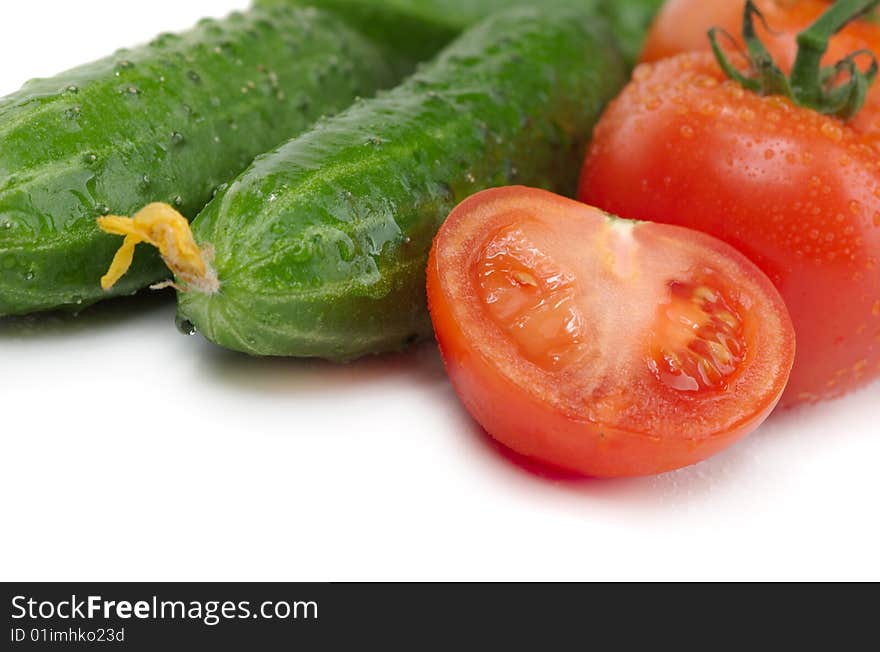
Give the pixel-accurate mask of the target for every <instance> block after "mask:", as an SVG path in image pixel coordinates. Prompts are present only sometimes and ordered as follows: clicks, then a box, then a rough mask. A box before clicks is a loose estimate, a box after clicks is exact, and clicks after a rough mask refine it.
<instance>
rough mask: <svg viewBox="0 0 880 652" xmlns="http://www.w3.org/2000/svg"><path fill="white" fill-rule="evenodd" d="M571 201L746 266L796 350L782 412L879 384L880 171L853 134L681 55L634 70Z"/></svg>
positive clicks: (598, 134) (699, 57) (697, 57)
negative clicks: (657, 225) (683, 235)
mask: <svg viewBox="0 0 880 652" xmlns="http://www.w3.org/2000/svg"><path fill="white" fill-rule="evenodd" d="M579 197H580V199H581V200H583V201H586V202H589V203H592V204H594V205H596V206H601V207H602V208H603V209H605V210H608V211H612V212H615V213H617V214H619V215H625V216H626V217H629V218H633V219H643V220H652V221H656V222H664V223H668V224H677V225H681V226H685V227H689V228H694V229H699V230H701V231H704V232H706V233H709V234H711V235H713V236H715V237H718V238H720V239H722V240H724V241H725V242H727V243H729V244H731V245H733V246H734V247H736V248H737V249H738V250H739V251H741V252H742V253H744V254H745V255H746V256H747V257H748V258H750V259H751V260H753V261H754V262H755V263H757V265H758V266H759V267H760V268H761V269H762V270H763V271H764V272H765V273H766V274H767V275H768V276H769V277H770V278H771V279H772V280H773V282H774V284H775V285H776V287H777V288H778V289H779V290H780V292H781V293H782V296H783V297H784V299H785V301H786V304H787V305H788V308H789V311H790V313H791V316H792V319H793V321H794V325H795V330H796V332H797V336H798V350H799V354H798V357H797V359H796V361H795V365H794V370H793V371H792V374H791V381H790V383H789V387H788V390H787V392H786V394H785V396H784V398H783V400H782V404H783V405H786V406H791V405H795V404H797V403H800V402H812V401H818V400H820V399H826V398H833V397H837V396H840V395H842V394H844V393H845V392H846V391H848V390H850V389H853V388H855V387H857V386H860V385H862V384H864V383H866V382H867V381H868V380H870V379H871V378H874V377H876V376H877V375H878V374H880V268H878V263H880V158H878V154H877V153H876V151H875V150H874V149H872V148H871V147H869V146H868V145H866V138H865V137H863V136H860V135H859V134H858V133H857V132H856V131H855V130H853V129H852V128H850V127H847V126H846V125H844V124H843V123H841V122H840V121H838V120H836V119H834V118H830V117H825V116H822V115H820V114H818V113H816V112H814V111H811V110H809V109H805V108H800V107H797V106H795V105H794V104H792V103H791V102H790V101H789V100H787V99H784V98H780V97H772V96H771V97H761V96H758V95H757V94H754V93H751V92H747V91H744V90H743V89H742V88H741V87H740V86H739V85H738V84H736V83H735V82H733V81H728V80H725V78H724V75H723V74H722V72H721V70H720V69H719V67H718V65H717V64H716V62H715V61H714V59H713V57H712V55H710V54H701V53H695V54H684V55H679V56H678V57H674V58H671V59H666V60H664V61H661V62H659V63H657V64H652V65H642V66H640V67H639V68H638V69H637V71H636V73H635V75H634V80H633V81H632V83H631V84H630V85H629V86H628V87H627V88H626V89H625V90H624V92H623V93H622V94H621V95H620V97H618V98H617V99H616V100H615V101H614V102H613V103H612V105H611V106H610V107H609V109H608V111H607V112H606V113H605V115H604V116H603V118H602V120H601V121H600V123H599V124H598V125H597V128H596V131H595V135H594V140H593V143H592V145H591V147H590V151H589V153H588V155H587V160H586V164H585V166H584V170H583V173H582V178H581V187H580V191H579Z"/></svg>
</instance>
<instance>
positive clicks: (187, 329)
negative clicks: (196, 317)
mask: <svg viewBox="0 0 880 652" xmlns="http://www.w3.org/2000/svg"><path fill="white" fill-rule="evenodd" d="M174 321H175V324H176V325H177V330H178V331H180V332H181V333H183V334H184V335H187V336H190V335H195V334H196V333H197V332H198V329H196V325H195V324H193V323H192V322H191V321H190V320H189V319H184V318H183V317H180V316H178V317H177V318H176V319H175V320H174Z"/></svg>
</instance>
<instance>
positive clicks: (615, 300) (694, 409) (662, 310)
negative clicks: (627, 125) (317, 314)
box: [428, 187, 794, 477]
mask: <svg viewBox="0 0 880 652" xmlns="http://www.w3.org/2000/svg"><path fill="white" fill-rule="evenodd" d="M428 299H429V305H430V308H431V316H432V318H433V321H434V328H435V331H436V333H437V339H438V341H439V342H440V349H441V351H442V353H443V357H444V359H445V361H446V367H447V370H448V372H449V377H450V379H451V380H452V383H453V385H454V386H455V389H456V391H457V392H458V395H459V396H460V397H461V399H462V401H463V402H464V405H465V406H466V407H467V409H468V410H469V411H470V412H471V414H472V415H473V416H474V417H475V418H476V420H477V421H478V422H479V423H480V424H481V425H482V426H483V427H484V428H485V429H486V430H487V431H488V432H489V434H491V435H492V436H493V437H494V438H496V439H497V440H498V441H500V442H501V443H503V444H505V445H506V446H508V447H510V448H512V449H513V450H515V451H516V452H518V453H520V454H523V455H526V456H528V457H530V458H534V459H537V460H540V461H542V462H545V463H549V464H553V465H555V466H558V467H561V468H564V469H569V470H573V471H577V472H579V473H582V474H586V475H591V476H599V477H613V476H636V475H648V474H653V473H661V472H664V471H670V470H672V469H677V468H680V467H683V466H686V465H689V464H694V463H696V462H699V461H701V460H704V459H706V458H707V457H709V456H710V455H713V454H715V453H717V452H719V451H720V450H722V449H723V448H726V447H727V446H729V445H730V444H732V443H733V442H735V441H736V440H738V439H740V438H741V437H743V436H745V435H746V434H748V433H749V432H751V431H752V430H754V429H755V428H756V427H757V426H758V425H759V424H760V423H761V422H762V421H763V420H764V419H765V418H766V417H767V415H768V414H769V413H770V412H771V410H772V409H773V407H774V406H775V405H776V402H777V401H778V399H779V397H780V395H781V394H782V390H783V388H784V387H785V383H786V380H787V378H788V373H789V370H790V369H791V364H792V360H793V357H794V334H793V331H792V326H791V322H790V319H789V317H788V313H787V312H786V310H785V305H784V304H783V302H782V299H781V298H780V296H779V294H778V293H777V292H776V290H775V289H774V288H773V285H772V283H770V281H769V280H768V279H767V277H766V276H764V275H763V274H762V273H761V272H760V271H759V270H758V269H757V268H756V267H755V266H754V265H753V264H752V263H750V262H749V261H748V260H747V259H746V258H745V257H744V256H742V255H741V254H739V253H737V252H736V251H735V250H733V249H732V248H731V247H729V246H727V245H725V244H724V243H722V242H720V241H718V240H715V239H714V238H710V237H709V236H706V235H704V234H701V233H697V232H695V231H689V230H686V229H682V228H678V227H672V226H668V225H660V224H651V223H647V222H641V223H640V222H632V221H627V220H621V219H618V218H614V217H611V216H609V215H607V214H605V213H603V212H602V211H600V210H598V209H596V208H591V207H589V206H586V205H584V204H581V203H578V202H575V201H572V200H570V199H565V198H562V197H559V196H557V195H553V194H551V193H549V192H546V191H543V190H533V189H529V188H522V187H510V188H500V189H494V190H487V191H485V192H481V193H479V194H477V195H474V196H473V197H471V198H470V199H468V200H467V201H465V202H464V203H463V204H461V205H460V206H459V207H458V208H456V209H455V210H454V211H453V212H452V215H450V217H449V219H448V220H447V221H446V223H445V224H444V226H443V228H442V229H441V230H440V233H439V235H438V236H437V239H436V240H435V242H434V247H433V250H432V252H431V259H430V262H429V264H428Z"/></svg>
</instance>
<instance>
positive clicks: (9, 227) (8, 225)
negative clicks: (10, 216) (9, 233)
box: [3, 222, 12, 229]
mask: <svg viewBox="0 0 880 652" xmlns="http://www.w3.org/2000/svg"><path fill="white" fill-rule="evenodd" d="M3 228H4V229H11V228H12V222H6V224H4V225H3Z"/></svg>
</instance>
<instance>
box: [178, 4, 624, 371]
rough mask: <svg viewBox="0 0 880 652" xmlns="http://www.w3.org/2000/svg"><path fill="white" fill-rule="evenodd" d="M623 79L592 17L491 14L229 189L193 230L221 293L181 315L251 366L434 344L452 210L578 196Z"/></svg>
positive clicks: (193, 302) (188, 304)
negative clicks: (430, 292)
mask: <svg viewBox="0 0 880 652" xmlns="http://www.w3.org/2000/svg"><path fill="white" fill-rule="evenodd" d="M626 71H627V68H626V65H625V63H624V61H623V59H622V57H621V55H620V53H619V52H618V50H617V49H616V47H615V45H614V43H613V40H612V38H611V36H610V32H609V30H608V28H607V25H606V24H605V23H604V22H603V21H602V20H598V19H596V17H595V14H594V13H593V12H592V11H590V10H589V9H584V10H580V9H561V8H559V9H552V10H548V9H547V8H520V9H516V10H512V11H506V12H502V13H499V14H495V15H493V16H492V17H490V18H488V19H487V20H486V21H484V22H482V23H480V24H479V25H478V26H476V27H474V28H473V29H472V30H470V31H468V32H467V33H466V34H465V35H463V36H462V37H461V38H460V39H459V40H457V41H456V42H455V43H453V44H452V45H451V46H450V47H449V48H448V49H447V50H445V51H444V52H443V53H442V54H441V55H440V56H439V58H438V59H436V60H435V61H434V62H432V63H431V64H429V65H427V66H425V67H423V68H422V69H421V70H420V71H419V72H418V73H417V74H416V75H414V76H413V77H411V78H410V79H408V80H407V81H406V82H405V83H404V84H403V85H401V86H399V87H398V88H396V89H394V90H392V91H390V92H386V93H380V94H379V96H377V97H376V98H374V99H372V100H365V101H362V102H359V103H357V104H356V105H355V106H353V107H351V108H350V109H348V110H346V111H345V112H343V113H341V114H340V115H338V116H336V117H334V118H330V119H328V120H325V121H322V122H320V123H319V124H318V125H317V126H316V127H315V128H313V129H312V130H310V131H309V132H307V133H305V134H303V135H302V136H300V137H298V138H296V139H294V140H292V141H291V142H289V143H288V144H286V145H284V146H282V147H281V148H279V149H277V150H275V151H274V152H272V153H269V154H267V155H264V156H261V157H259V158H258V159H257V160H256V161H255V162H254V164H253V165H252V166H251V167H250V168H249V169H248V170H247V171H245V172H244V173H243V174H242V175H241V176H240V177H239V178H238V179H236V180H235V181H234V182H233V183H231V184H230V186H229V188H228V189H226V190H225V191H223V192H221V193H220V194H219V195H218V196H217V197H216V198H215V199H214V200H213V201H212V202H211V204H209V205H208V207H207V208H206V209H205V211H203V212H202V213H201V214H200V215H199V217H198V218H197V219H196V220H195V221H194V223H193V232H194V235H195V238H196V241H197V242H198V243H199V244H201V245H203V246H205V247H207V246H208V245H210V246H211V248H212V249H213V252H214V260H213V266H214V271H215V272H216V278H212V280H216V281H219V290H216V284H214V285H211V286H209V287H210V290H209V291H207V292H201V291H198V290H197V289H193V288H189V291H185V292H181V293H179V295H178V296H179V317H180V319H181V320H182V321H188V322H190V323H191V324H193V325H194V326H195V327H196V328H197V329H198V330H199V331H201V332H202V333H203V334H204V335H205V336H206V337H207V338H208V339H210V340H212V341H214V342H216V343H217V344H220V345H222V346H224V347H227V348H230V349H235V350H238V351H243V352H246V353H250V354H254V355H281V356H317V357H324V358H330V359H336V360H340V359H351V358H355V357H358V356H361V355H364V354H369V353H377V352H381V351H387V350H391V349H398V348H401V347H402V346H404V345H405V344H406V343H408V342H411V341H413V340H415V339H418V338H421V337H425V336H428V335H429V334H430V333H431V327H430V321H429V319H428V313H427V309H426V299H425V266H426V262H427V257H428V252H429V249H430V246H431V242H432V239H433V237H434V234H435V233H436V231H437V229H438V228H439V226H440V224H441V223H442V222H443V220H444V219H445V218H446V216H447V215H448V214H449V212H450V210H451V209H452V208H453V207H454V206H455V205H456V204H457V203H458V202H460V201H461V200H463V199H464V198H465V197H467V196H469V195H470V194H472V193H474V192H477V191H479V190H482V189H484V188H488V187H491V186H499V185H507V184H510V183H522V184H527V185H531V186H538V187H543V188H547V189H550V190H554V191H557V192H562V193H568V194H570V193H572V192H573V191H574V189H575V185H576V181H577V176H578V171H579V168H580V164H581V161H582V158H583V155H584V151H585V148H586V144H587V142H588V140H589V137H590V134H591V131H592V127H593V125H594V123H595V121H596V120H597V118H598V116H599V113H600V112H601V110H602V108H603V107H604V106H605V104H606V103H607V102H608V101H609V100H610V99H611V98H612V97H613V96H614V95H615V94H616V93H617V92H618V91H619V90H620V89H621V88H622V86H623V84H624V82H625V81H626Z"/></svg>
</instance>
